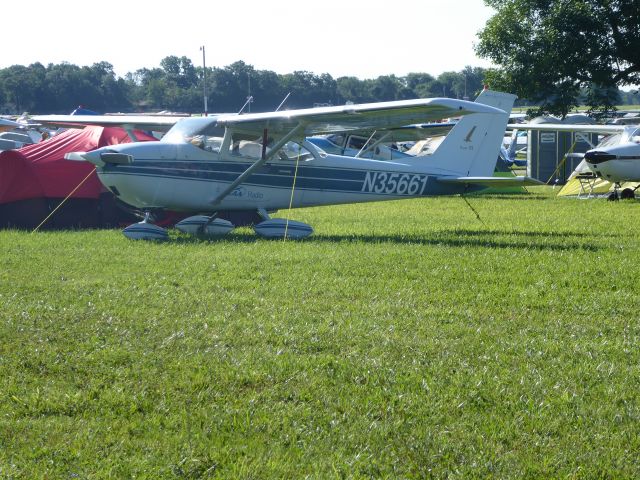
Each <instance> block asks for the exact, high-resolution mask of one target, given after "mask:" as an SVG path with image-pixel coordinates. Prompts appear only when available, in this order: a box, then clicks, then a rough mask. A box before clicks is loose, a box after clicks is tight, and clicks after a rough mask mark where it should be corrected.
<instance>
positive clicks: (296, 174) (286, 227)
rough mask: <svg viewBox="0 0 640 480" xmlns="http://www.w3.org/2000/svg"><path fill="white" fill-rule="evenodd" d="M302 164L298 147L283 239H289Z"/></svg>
mask: <svg viewBox="0 0 640 480" xmlns="http://www.w3.org/2000/svg"><path fill="white" fill-rule="evenodd" d="M299 164H300V149H298V156H297V157H296V168H295V169H294V170H293V183H292V184H291V198H290V199H289V210H288V211H287V222H286V223H285V224H284V237H282V241H283V242H284V241H285V240H286V239H287V231H288V230H289V217H290V215H291V207H292V206H293V192H295V190H296V180H297V178H298V165H299Z"/></svg>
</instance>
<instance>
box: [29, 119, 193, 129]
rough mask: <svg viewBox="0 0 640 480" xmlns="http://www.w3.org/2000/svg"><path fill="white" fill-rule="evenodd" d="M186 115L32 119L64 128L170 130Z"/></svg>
mask: <svg viewBox="0 0 640 480" xmlns="http://www.w3.org/2000/svg"><path fill="white" fill-rule="evenodd" d="M183 118H186V116H185V115H33V116H32V117H31V120H33V121H36V122H38V123H40V124H43V125H48V126H52V127H62V128H84V127H86V126H88V125H94V126H100V127H124V128H136V129H139V130H153V131H156V132H166V131H168V130H169V129H170V128H171V127H173V125H175V123H176V122H178V121H180V120H182V119H183Z"/></svg>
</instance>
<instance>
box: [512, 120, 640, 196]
mask: <svg viewBox="0 0 640 480" xmlns="http://www.w3.org/2000/svg"><path fill="white" fill-rule="evenodd" d="M507 128H510V129H519V130H536V131H554V132H577V133H580V132H589V133H599V134H601V135H604V136H605V137H604V138H603V139H602V140H601V141H600V143H598V144H597V145H592V147H593V148H591V149H590V150H588V151H587V152H586V153H584V155H582V158H583V159H584V162H585V163H586V166H587V167H588V169H589V170H590V171H591V172H592V173H593V175H594V176H595V177H599V178H602V179H604V180H606V181H609V182H611V183H613V186H614V189H613V192H611V194H610V195H609V197H608V198H609V200H618V199H620V198H622V199H633V198H635V192H636V190H637V189H638V188H640V184H639V185H638V186H636V187H635V188H630V187H627V188H624V189H623V190H622V191H620V192H619V191H618V190H620V188H621V185H622V184H623V183H625V182H640V125H578V124H575V125H572V124H563V125H556V124H544V123H542V124H530V123H527V124H513V125H512V124H509V125H508V126H507ZM573 155H581V154H575V153H574V154H573ZM580 167H581V165H578V168H580Z"/></svg>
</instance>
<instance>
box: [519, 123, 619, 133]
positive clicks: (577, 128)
mask: <svg viewBox="0 0 640 480" xmlns="http://www.w3.org/2000/svg"><path fill="white" fill-rule="evenodd" d="M625 126H626V125H579V124H568V123H566V124H554V123H509V124H508V125H507V130H535V131H541V132H545V131H546V132H585V133H601V134H603V135H611V134H614V133H618V132H622V131H623V130H624V129H625Z"/></svg>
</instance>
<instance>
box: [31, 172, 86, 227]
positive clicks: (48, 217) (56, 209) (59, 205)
mask: <svg viewBox="0 0 640 480" xmlns="http://www.w3.org/2000/svg"><path fill="white" fill-rule="evenodd" d="M95 171H96V169H95V166H94V168H93V170H91V171H90V172H89V175H87V176H86V177H84V180H82V181H81V182H80V183H79V184H78V186H77V187H76V188H74V189H73V190H71V193H70V194H69V195H67V197H66V198H65V199H64V200H62V201H61V202H60V204H58V206H57V207H56V208H54V209H53V211H52V212H51V213H50V214H49V215H47V218H45V219H44V220H43V221H42V222H40V225H38V226H37V227H36V228H34V229H33V231H32V232H31V233H36V232H37V231H38V229H39V228H40V227H41V226H42V225H44V224H45V223H46V222H47V220H49V219H50V218H51V216H52V215H53V214H54V213H56V212H57V211H58V209H59V208H60V207H61V206H62V205H64V202H66V201H67V200H69V198H70V197H71V195H73V194H74V193H76V190H78V189H79V188H80V187H81V186H82V184H83V183H84V182H86V181H87V180H89V177H90V176H91V174H92V173H93V172H95Z"/></svg>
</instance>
